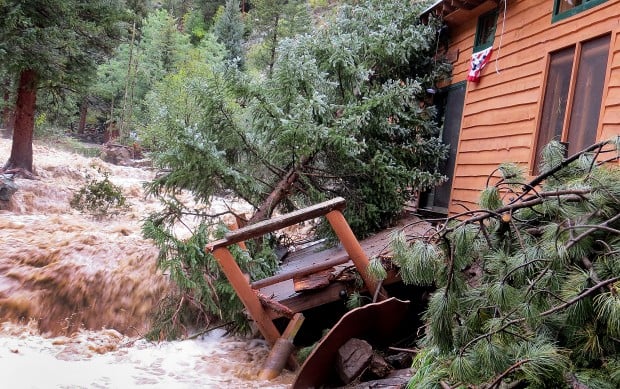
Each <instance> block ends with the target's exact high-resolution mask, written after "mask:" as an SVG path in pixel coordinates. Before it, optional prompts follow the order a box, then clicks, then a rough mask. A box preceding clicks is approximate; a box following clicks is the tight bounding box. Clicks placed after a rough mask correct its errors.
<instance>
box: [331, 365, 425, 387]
mask: <svg viewBox="0 0 620 389" xmlns="http://www.w3.org/2000/svg"><path fill="white" fill-rule="evenodd" d="M412 375H413V374H412V372H411V369H401V370H394V371H393V372H392V373H390V374H389V375H388V376H387V377H385V378H382V379H379V380H372V381H366V382H360V383H359V384H356V385H347V386H346V389H378V388H381V389H401V388H404V387H405V386H406V385H407V383H408V382H409V380H410V379H411V376H412ZM344 388H345V387H342V388H339V389H344Z"/></svg>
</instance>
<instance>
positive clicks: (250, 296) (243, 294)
mask: <svg viewBox="0 0 620 389" xmlns="http://www.w3.org/2000/svg"><path fill="white" fill-rule="evenodd" d="M213 255H214V256H215V259H217V261H218V262H219V264H220V267H221V268H222V271H223V272H224V274H225V275H226V277H227V278H228V281H230V284H231V285H232V287H233V288H234V289H235V292H236V293H237V296H239V299H241V302H243V305H244V306H245V308H246V309H247V310H248V312H249V313H250V316H251V317H252V319H254V321H255V322H256V325H257V326H258V329H259V331H260V333H261V334H263V337H264V338H265V340H266V341H267V342H269V344H271V345H274V344H275V342H276V340H278V338H279V337H280V332H279V331H278V329H277V328H276V326H275V325H274V324H273V322H272V321H271V319H270V318H269V315H268V314H267V312H265V310H264V309H263V306H262V304H261V303H260V300H259V299H258V296H257V295H256V293H254V290H252V288H251V287H250V284H249V283H248V280H247V279H246V277H245V275H244V274H243V272H242V271H241V269H240V268H239V265H237V262H235V258H234V257H233V256H232V254H231V253H230V251H228V249H227V248H226V247H220V248H217V249H215V250H214V251H213Z"/></svg>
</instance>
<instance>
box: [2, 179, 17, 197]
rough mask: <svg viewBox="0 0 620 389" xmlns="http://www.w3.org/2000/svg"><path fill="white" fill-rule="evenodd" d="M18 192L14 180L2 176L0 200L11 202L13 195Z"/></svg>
mask: <svg viewBox="0 0 620 389" xmlns="http://www.w3.org/2000/svg"><path fill="white" fill-rule="evenodd" d="M15 192H17V185H16V184H15V182H14V181H13V178H12V177H10V176H7V175H5V174H0V200H2V201H9V200H10V199H11V196H12V195H13V193H15Z"/></svg>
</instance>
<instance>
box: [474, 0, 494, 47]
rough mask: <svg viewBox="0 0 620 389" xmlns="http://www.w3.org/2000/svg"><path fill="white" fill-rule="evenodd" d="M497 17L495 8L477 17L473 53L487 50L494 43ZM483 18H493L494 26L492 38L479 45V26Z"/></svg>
mask: <svg viewBox="0 0 620 389" xmlns="http://www.w3.org/2000/svg"><path fill="white" fill-rule="evenodd" d="M498 17H499V12H498V9H497V8H494V9H492V10H490V11H488V12H485V13H483V14H482V15H480V16H478V21H477V23H476V35H475V37H474V49H473V52H474V53H477V52H479V51H481V50H484V49H488V48H489V47H491V46H493V42H495V34H496V33H497V19H498ZM485 18H493V19H494V20H493V24H494V25H495V26H494V28H493V36H492V38H491V39H490V40H489V41H488V42H485V43H479V42H478V41H479V40H480V34H481V33H482V31H480V30H481V28H480V25H481V22H482V21H483V20H484V19H485Z"/></svg>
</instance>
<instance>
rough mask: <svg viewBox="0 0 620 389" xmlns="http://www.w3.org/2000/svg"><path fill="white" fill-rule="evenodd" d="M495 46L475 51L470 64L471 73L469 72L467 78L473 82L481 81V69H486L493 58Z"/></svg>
mask: <svg viewBox="0 0 620 389" xmlns="http://www.w3.org/2000/svg"><path fill="white" fill-rule="evenodd" d="M492 52H493V47H489V48H487V49H484V50H480V51H478V52H475V53H473V54H472V56H471V64H470V65H469V73H468V74H467V80H468V81H471V82H478V81H480V71H482V69H484V67H485V66H486V64H487V63H489V60H490V59H491V53H492Z"/></svg>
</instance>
